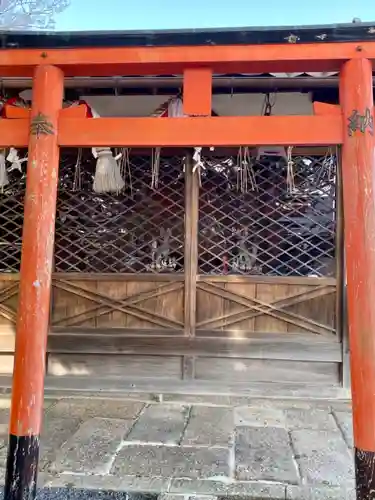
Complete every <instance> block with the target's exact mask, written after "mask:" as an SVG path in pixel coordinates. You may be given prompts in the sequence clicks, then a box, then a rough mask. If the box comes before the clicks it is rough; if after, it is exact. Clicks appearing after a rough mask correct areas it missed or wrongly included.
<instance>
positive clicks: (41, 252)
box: [4, 66, 64, 500]
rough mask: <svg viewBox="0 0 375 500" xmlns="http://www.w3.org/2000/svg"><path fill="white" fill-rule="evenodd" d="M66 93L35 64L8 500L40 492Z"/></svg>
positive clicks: (56, 73)
mask: <svg viewBox="0 0 375 500" xmlns="http://www.w3.org/2000/svg"><path fill="white" fill-rule="evenodd" d="M63 91H64V78H63V73H62V72H61V70H60V69H58V68H56V67H53V66H40V67H38V68H36V70H35V74H34V81H33V102H32V111H31V122H30V139H29V152H28V157H29V159H28V164H27V181H26V194H25V207H24V224H23V234H22V258H21V279H20V292H19V304H18V314H17V328H16V347H15V358H14V371H13V388H12V405H11V415H10V425H9V444H8V458H7V465H6V477H5V489H4V500H26V499H27V500H31V499H33V498H35V495H36V480H37V473H38V459H39V436H40V429H41V421H42V413H43V395H44V394H43V393H44V374H45V359H46V346H47V334H48V323H49V314H50V308H49V306H50V294H51V272H52V259H53V250H54V234H55V214H56V197H57V183H58V168H59V148H58V144H57V122H58V114H59V111H60V109H61V107H62V99H63Z"/></svg>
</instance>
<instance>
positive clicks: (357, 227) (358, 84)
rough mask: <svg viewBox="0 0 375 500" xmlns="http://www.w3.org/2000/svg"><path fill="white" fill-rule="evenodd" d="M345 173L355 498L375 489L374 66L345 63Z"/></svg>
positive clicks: (342, 95)
mask: <svg viewBox="0 0 375 500" xmlns="http://www.w3.org/2000/svg"><path fill="white" fill-rule="evenodd" d="M340 103H341V106H342V111H343V116H344V126H345V129H344V142H343V151H342V173H343V194H344V237H345V257H346V273H347V307H348V323H349V325H348V326H349V345H350V365H351V366H350V368H351V387H352V398H353V424H354V445H355V471H356V483H357V486H356V488H357V500H364V499H369V498H373V494H374V491H375V159H374V123H373V104H374V103H373V89H372V65H371V62H370V61H369V60H367V59H355V60H351V61H348V62H346V63H345V64H344V66H343V69H342V72H341V75H340Z"/></svg>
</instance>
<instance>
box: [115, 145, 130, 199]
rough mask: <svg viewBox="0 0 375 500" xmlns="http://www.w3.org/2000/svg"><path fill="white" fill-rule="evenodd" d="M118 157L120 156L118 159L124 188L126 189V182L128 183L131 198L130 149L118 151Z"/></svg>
mask: <svg viewBox="0 0 375 500" xmlns="http://www.w3.org/2000/svg"><path fill="white" fill-rule="evenodd" d="M118 155H121V158H120V172H121V177H122V178H123V179H124V182H125V187H126V181H128V186H129V190H130V196H133V180H132V172H131V164H130V148H122V149H121V150H120V151H119V153H118Z"/></svg>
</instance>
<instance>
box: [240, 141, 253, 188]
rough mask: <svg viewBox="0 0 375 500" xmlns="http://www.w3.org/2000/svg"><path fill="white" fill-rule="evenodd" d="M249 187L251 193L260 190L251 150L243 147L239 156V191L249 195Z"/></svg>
mask: <svg viewBox="0 0 375 500" xmlns="http://www.w3.org/2000/svg"><path fill="white" fill-rule="evenodd" d="M249 185H250V189H251V191H257V190H258V185H257V182H256V178H255V172H254V168H253V162H252V159H251V155H250V148H249V147H248V146H245V147H242V146H241V147H240V149H239V150H238V155H237V191H240V192H241V193H247V192H248V186H249Z"/></svg>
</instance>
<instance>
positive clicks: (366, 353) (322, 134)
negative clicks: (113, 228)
mask: <svg viewBox="0 0 375 500" xmlns="http://www.w3.org/2000/svg"><path fill="white" fill-rule="evenodd" d="M374 60H375V42H363V43H353V42H345V43H327V44H320V43H319V44H318V43H309V44H303V43H301V44H299V43H296V44H274V45H220V46H181V47H177V46H176V47H175V46H174V47H131V48H90V49H74V48H72V49H51V50H43V51H41V50H40V49H25V50H24V49H11V50H2V51H1V52H0V74H1V75H3V76H23V77H27V76H33V102H32V109H31V112H29V111H27V110H22V109H18V110H17V111H15V112H14V114H13V115H12V116H13V118H7V119H2V120H0V147H9V146H15V147H26V146H28V148H29V157H28V167H27V188H26V196H25V211H24V228H23V243H22V263H21V281H20V298H19V308H18V321H17V330H16V352H15V365H14V379H13V391H12V409H11V420H10V440H9V449H8V461H7V475H6V484H5V500H11V499H12V500H21V499H26V498H27V499H31V498H34V497H35V491H36V477H37V465H38V454H39V435H40V427H41V417H42V408H43V390H44V371H45V352H46V342H47V334H48V319H49V303H50V294H51V271H52V257H53V243H54V228H55V212H56V193H57V182H58V167H59V147H61V146H71V147H93V146H129V147H137V146H143V147H144V146H147V147H158V146H172V147H173V146H174V147H178V146H190V147H194V146H196V145H197V144H199V145H200V146H237V145H239V144H246V145H257V146H261V145H271V144H272V145H289V144H293V145H295V146H298V145H342V170H343V189H344V216H345V221H344V227H345V250H346V269H347V288H348V314H349V335H350V350H351V376H352V396H353V415H354V440H355V448H356V451H355V465H356V478H357V499H359V500H364V499H368V498H372V495H373V492H374V491H375V308H374V307H373V304H374V299H375V157H374V118H373V108H374V102H373V84H372V65H373V61H374ZM280 71H282V72H285V71H288V72H293V71H297V72H301V71H339V72H340V107H339V108H334V107H331V106H325V105H319V104H316V105H315V111H316V113H315V115H314V116H277V117H276V116H262V117H212V116H211V100H212V74H213V72H219V73H225V72H226V73H236V72H237V73H238V72H247V73H249V72H256V73H259V72H280ZM163 73H164V74H165V73H173V74H176V73H182V74H183V102H184V113H185V114H186V115H188V116H187V117H184V118H165V119H163V120H159V119H158V118H98V119H96V120H90V119H87V118H86V117H85V110H84V109H82V108H80V107H79V106H78V107H76V108H71V109H64V110H63V109H62V100H63V87H64V76H80V75H85V76H100V75H119V74H121V75H127V74H128V75H130V74H139V75H142V74H163ZM10 114H12V112H10ZM8 116H10V115H8Z"/></svg>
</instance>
